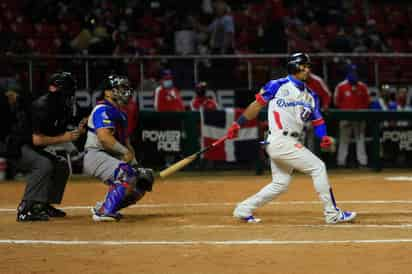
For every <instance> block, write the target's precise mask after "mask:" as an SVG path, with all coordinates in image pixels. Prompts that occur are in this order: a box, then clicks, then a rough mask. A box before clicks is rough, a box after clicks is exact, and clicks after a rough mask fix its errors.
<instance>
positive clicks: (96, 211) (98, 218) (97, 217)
mask: <svg viewBox="0 0 412 274" xmlns="http://www.w3.org/2000/svg"><path fill="white" fill-rule="evenodd" d="M102 205H103V203H100V202H98V203H97V204H96V207H92V208H91V212H92V218H93V221H95V222H118V221H119V220H120V219H121V218H122V217H123V216H122V215H121V214H120V213H114V214H104V213H101V212H100V209H101V207H102Z"/></svg>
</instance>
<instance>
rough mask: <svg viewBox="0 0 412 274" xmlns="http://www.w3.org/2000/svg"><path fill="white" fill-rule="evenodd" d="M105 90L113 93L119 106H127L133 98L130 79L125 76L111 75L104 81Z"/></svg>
mask: <svg viewBox="0 0 412 274" xmlns="http://www.w3.org/2000/svg"><path fill="white" fill-rule="evenodd" d="M103 89H104V90H111V91H112V92H113V100H114V101H116V102H117V103H119V104H127V103H128V102H129V98H130V96H132V92H133V90H132V88H130V85H129V79H128V78H127V77H126V76H123V75H117V74H111V75H109V76H107V78H106V79H105V80H104V81H103Z"/></svg>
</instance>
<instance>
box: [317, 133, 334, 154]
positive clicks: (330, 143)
mask: <svg viewBox="0 0 412 274" xmlns="http://www.w3.org/2000/svg"><path fill="white" fill-rule="evenodd" d="M334 145H335V140H334V139H333V138H332V137H330V136H327V135H325V136H323V137H322V140H321V141H320V148H321V149H323V150H331V149H332V148H333V147H334Z"/></svg>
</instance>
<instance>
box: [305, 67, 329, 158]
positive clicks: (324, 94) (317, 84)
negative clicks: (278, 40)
mask: <svg viewBox="0 0 412 274" xmlns="http://www.w3.org/2000/svg"><path fill="white" fill-rule="evenodd" d="M306 85H307V87H308V88H309V89H311V90H312V91H313V92H315V93H316V94H317V95H318V96H319V98H320V106H321V110H322V111H323V112H324V111H327V110H328V109H329V106H330V102H331V96H332V94H331V92H330V90H329V88H328V86H327V85H326V83H325V81H324V80H323V79H322V78H321V77H320V76H318V75H316V74H314V73H312V72H311V73H309V77H308V79H307V80H306ZM304 137H305V138H304V139H305V143H306V146H307V147H308V148H309V149H310V150H312V151H313V150H314V149H315V138H314V133H313V127H312V124H311V123H306V124H305V136H304Z"/></svg>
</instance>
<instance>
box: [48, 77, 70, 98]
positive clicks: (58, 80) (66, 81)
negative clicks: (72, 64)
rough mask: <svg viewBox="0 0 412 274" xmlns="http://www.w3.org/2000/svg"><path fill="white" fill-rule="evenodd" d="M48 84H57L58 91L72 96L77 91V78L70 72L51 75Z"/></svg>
mask: <svg viewBox="0 0 412 274" xmlns="http://www.w3.org/2000/svg"><path fill="white" fill-rule="evenodd" d="M48 86H49V87H50V86H55V87H56V89H57V91H58V92H61V93H62V94H63V95H65V96H67V97H71V96H74V93H75V91H76V80H75V79H74V78H73V76H72V74H71V73H70V72H58V73H54V74H52V75H51V76H50V78H49V81H48Z"/></svg>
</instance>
